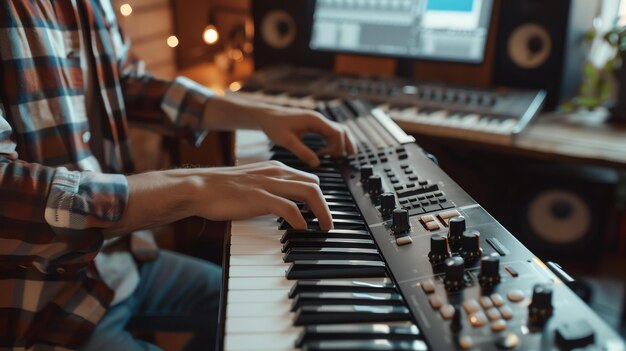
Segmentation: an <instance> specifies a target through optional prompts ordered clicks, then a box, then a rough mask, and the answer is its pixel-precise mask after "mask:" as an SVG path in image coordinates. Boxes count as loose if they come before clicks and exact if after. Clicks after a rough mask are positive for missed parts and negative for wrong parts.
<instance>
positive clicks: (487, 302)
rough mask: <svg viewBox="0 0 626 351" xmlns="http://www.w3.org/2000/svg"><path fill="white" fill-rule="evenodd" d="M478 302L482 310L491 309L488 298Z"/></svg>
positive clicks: (482, 298) (484, 297) (485, 297)
mask: <svg viewBox="0 0 626 351" xmlns="http://www.w3.org/2000/svg"><path fill="white" fill-rule="evenodd" d="M479 302H480V305H481V306H483V308H484V309H488V308H491V307H493V302H492V301H491V299H490V298H489V296H483V297H481V298H480V300H479Z"/></svg>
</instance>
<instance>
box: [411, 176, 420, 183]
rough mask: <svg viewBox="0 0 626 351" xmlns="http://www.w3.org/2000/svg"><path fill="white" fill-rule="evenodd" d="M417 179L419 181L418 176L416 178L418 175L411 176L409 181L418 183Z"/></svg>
mask: <svg viewBox="0 0 626 351" xmlns="http://www.w3.org/2000/svg"><path fill="white" fill-rule="evenodd" d="M417 179H418V178H417V176H416V175H412V176H409V180H410V181H412V182H415V181H417Z"/></svg>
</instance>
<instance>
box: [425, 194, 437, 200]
mask: <svg viewBox="0 0 626 351" xmlns="http://www.w3.org/2000/svg"><path fill="white" fill-rule="evenodd" d="M434 197H435V195H433V194H428V195H426V198H427V199H432V198H434Z"/></svg>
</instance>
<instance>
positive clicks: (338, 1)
mask: <svg viewBox="0 0 626 351" xmlns="http://www.w3.org/2000/svg"><path fill="white" fill-rule="evenodd" d="M492 8H493V0H317V1H316V4H315V12H314V14H313V30H312V35H311V41H310V43H309V45H310V48H311V49H312V50H319V51H331V52H347V53H361V54H369V55H382V56H393V57H405V58H417V59H427V60H434V61H456V62H464V63H481V62H482V61H483V58H484V55H485V46H486V43H487V34H488V31H489V21H490V18H491V12H492Z"/></svg>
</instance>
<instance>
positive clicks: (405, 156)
mask: <svg viewBox="0 0 626 351" xmlns="http://www.w3.org/2000/svg"><path fill="white" fill-rule="evenodd" d="M407 158H409V155H407V154H398V160H406V159H407Z"/></svg>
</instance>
